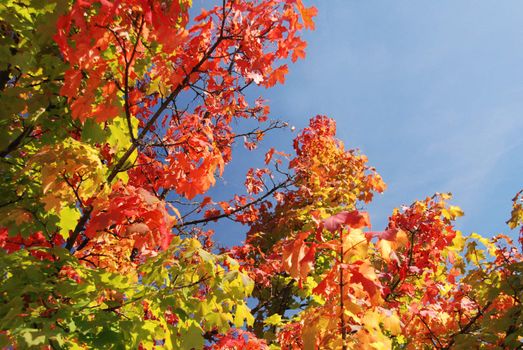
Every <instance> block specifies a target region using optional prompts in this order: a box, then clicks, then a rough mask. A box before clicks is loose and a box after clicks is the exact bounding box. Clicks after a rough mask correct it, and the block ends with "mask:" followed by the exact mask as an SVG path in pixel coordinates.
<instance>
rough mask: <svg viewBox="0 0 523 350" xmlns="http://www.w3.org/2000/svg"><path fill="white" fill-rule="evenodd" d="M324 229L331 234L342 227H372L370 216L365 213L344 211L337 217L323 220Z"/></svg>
mask: <svg viewBox="0 0 523 350" xmlns="http://www.w3.org/2000/svg"><path fill="white" fill-rule="evenodd" d="M323 224H324V227H325V228H326V229H327V230H329V231H330V232H334V231H337V230H339V229H340V227H342V226H344V225H347V226H350V227H351V228H361V227H370V220H369V215H368V214H367V213H365V212H359V211H357V210H354V211H342V212H339V213H338V214H336V215H333V216H331V217H330V218H327V219H325V220H323Z"/></svg>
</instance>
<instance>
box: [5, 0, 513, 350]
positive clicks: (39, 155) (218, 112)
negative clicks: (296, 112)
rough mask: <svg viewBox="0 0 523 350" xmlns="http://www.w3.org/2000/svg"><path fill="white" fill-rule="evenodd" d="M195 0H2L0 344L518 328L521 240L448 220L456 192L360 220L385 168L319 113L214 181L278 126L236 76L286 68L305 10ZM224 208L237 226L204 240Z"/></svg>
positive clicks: (498, 334)
mask: <svg viewBox="0 0 523 350" xmlns="http://www.w3.org/2000/svg"><path fill="white" fill-rule="evenodd" d="M190 6H191V2H190V0H172V1H167V0H166V1H150V0H125V1H101V0H82V1H67V0H53V1H47V2H42V1H37V0H21V1H13V0H7V1H4V2H3V3H2V4H1V5H0V40H1V45H0V50H1V54H0V108H1V109H2V111H3V112H2V119H1V120H0V123H1V128H0V159H1V161H0V172H1V174H2V178H3V180H4V181H3V182H2V183H1V184H0V272H1V274H2V279H1V281H0V346H2V347H4V346H7V347H11V348H20V349H23V348H50V349H84V348H114V349H120V348H131V349H134V348H140V349H152V348H162V347H163V348H167V349H193V348H194V349H202V348H206V349H265V348H271V349H349V348H350V349H390V348H397V349H418V348H437V349H450V348H467V347H468V348H487V349H496V348H517V347H521V346H522V344H523V343H522V337H523V324H522V323H523V315H522V306H521V300H522V298H523V262H522V252H521V247H518V246H517V245H516V244H514V243H513V242H512V241H511V239H510V238H509V237H507V236H503V235H498V236H496V237H494V238H491V239H486V238H483V237H481V236H479V235H478V234H475V233H472V234H470V235H468V236H464V235H463V234H462V233H461V232H459V231H457V230H455V229H454V227H453V222H454V220H455V219H456V218H458V217H459V216H461V215H463V212H462V211H461V209H459V208H458V207H456V206H453V205H450V204H448V201H449V200H450V195H448V194H436V195H434V196H432V197H428V198H426V199H425V200H421V201H416V202H414V203H413V204H412V205H410V206H405V207H402V208H400V209H396V210H395V211H394V212H393V213H392V215H391V216H390V218H389V224H388V226H387V227H386V229H385V230H383V231H372V230H371V222H370V218H369V216H368V214H367V213H366V212H365V211H364V210H363V209H362V208H363V207H364V205H365V204H366V203H369V202H370V201H371V200H372V199H373V197H374V195H375V194H377V193H381V192H383V191H384V190H385V184H384V182H383V180H382V178H381V177H380V175H379V174H378V173H377V171H376V170H375V169H374V168H373V167H371V166H370V165H369V164H368V160H367V158H366V157H365V155H363V154H361V153H360V152H358V151H356V150H350V149H346V148H345V146H344V145H343V143H342V142H341V141H340V140H338V139H337V138H336V124H335V122H334V120H332V119H330V118H328V117H325V116H316V117H314V118H312V119H311V120H310V124H309V126H308V127H307V128H305V129H304V130H302V131H301V132H300V133H299V134H298V135H297V137H296V138H295V139H294V143H293V146H294V151H293V154H285V153H283V152H280V151H278V150H275V149H273V148H271V149H270V150H269V151H268V152H267V153H266V154H265V155H264V161H265V167H263V168H252V169H249V170H248V171H247V174H246V179H245V192H244V193H237V194H233V195H232V196H231V198H230V200H226V201H223V200H221V201H220V200H218V199H216V198H214V197H213V196H211V195H210V192H209V189H210V188H211V187H212V186H214V185H215V184H216V183H217V178H219V177H220V176H221V175H222V173H223V171H224V168H225V166H226V165H227V164H228V163H230V161H231V159H232V150H233V148H234V147H236V145H238V144H239V143H241V142H242V141H243V145H244V146H245V147H246V148H247V149H249V150H256V147H257V144H258V143H259V142H260V141H261V140H262V139H263V138H264V136H265V135H266V134H267V133H268V132H270V131H272V130H275V129H281V128H285V127H287V125H286V124H285V123H283V122H280V121H276V120H270V119H269V108H268V106H267V104H266V102H265V101H264V100H263V99H261V98H259V99H252V98H250V97H249V96H250V95H249V96H248V95H246V91H247V90H248V89H247V88H248V87H249V88H252V87H254V86H255V85H257V86H261V87H265V88H270V87H272V86H274V85H276V84H282V83H284V82H285V76H286V74H287V73H288V65H289V64H290V63H291V62H295V61H296V60H298V59H302V58H304V57H305V48H306V43H305V41H304V40H303V39H302V37H301V35H302V34H303V31H304V30H307V29H314V22H313V17H314V16H315V15H316V10H315V8H313V7H306V6H304V5H303V3H302V1H301V0H263V1H247V0H223V1H222V2H221V3H220V4H218V5H216V6H215V7H213V8H210V9H207V10H202V12H201V13H200V14H199V15H197V16H196V17H194V18H190V17H189V9H190ZM242 122H243V123H242ZM242 125H243V129H242ZM248 127H250V129H247V130H246V129H245V128H248ZM262 157H263V155H262V156H261V157H260V158H262ZM522 212H523V210H522V207H521V204H520V194H518V195H517V196H516V198H515V199H514V209H513V212H512V218H511V219H510V221H509V225H510V227H512V228H515V227H518V226H521V224H522V222H523V219H522V218H523V214H522ZM223 218H227V219H230V220H233V221H236V222H238V223H240V224H243V225H245V227H247V235H246V239H245V242H244V244H242V245H240V246H234V247H229V248H221V249H218V248H217V247H216V246H215V244H214V240H213V238H212V236H213V231H212V229H210V228H209V227H208V226H206V225H207V224H209V223H212V222H214V221H217V220H220V219H223ZM520 243H522V242H521V240H520Z"/></svg>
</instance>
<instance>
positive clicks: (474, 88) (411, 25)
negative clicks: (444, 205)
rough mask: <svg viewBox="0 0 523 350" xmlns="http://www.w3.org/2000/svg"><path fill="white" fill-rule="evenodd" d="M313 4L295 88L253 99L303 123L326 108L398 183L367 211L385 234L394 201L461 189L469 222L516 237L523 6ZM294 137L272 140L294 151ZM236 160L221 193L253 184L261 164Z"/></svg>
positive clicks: (347, 137)
mask: <svg viewBox="0 0 523 350" xmlns="http://www.w3.org/2000/svg"><path fill="white" fill-rule="evenodd" d="M205 3H206V1H201V0H195V1H194V6H195V7H197V8H201V7H202V6H205ZM307 3H308V4H314V5H315V6H316V7H317V8H318V10H319V15H318V17H317V18H316V30H315V31H313V32H309V33H307V34H306V39H307V41H308V43H309V47H308V50H307V57H306V59H305V60H303V61H300V62H298V63H297V64H295V65H292V66H291V67H290V74H289V76H288V77H287V82H286V84H285V85H283V86H280V87H277V88H274V89H272V90H263V89H258V90H255V91H253V95H262V96H264V97H265V98H267V99H268V100H269V104H270V106H271V108H272V116H273V117H274V118H281V119H284V120H287V121H289V122H290V123H291V124H293V125H295V126H296V128H297V129H300V128H302V127H304V126H305V125H306V124H307V122H308V119H309V118H310V117H311V116H314V115H316V114H325V115H328V116H330V117H332V118H334V119H336V121H337V123H338V136H339V138H340V139H342V140H343V141H344V142H345V145H346V146H347V147H350V148H359V149H361V150H362V152H363V153H365V154H366V155H367V156H368V157H369V162H370V163H371V165H373V166H375V167H376V168H377V170H378V171H379V172H380V173H381V174H382V176H383V178H384V180H385V182H386V183H387V185H388V189H387V191H386V193H385V194H383V195H381V196H377V197H376V199H375V200H374V202H373V203H372V204H371V205H370V206H369V208H368V209H369V212H370V214H371V219H372V221H373V223H374V228H375V229H381V228H383V227H384V225H385V224H386V222H387V217H388V216H389V215H390V213H391V211H392V209H393V208H394V207H398V206H400V205H403V204H410V203H411V202H412V201H414V200H416V199H422V198H424V197H425V196H428V195H432V194H433V193H434V192H452V193H453V194H454V200H453V204H456V205H459V206H461V207H462V208H463V210H464V211H465V214H466V215H465V217H463V218H461V219H460V220H459V221H458V225H457V226H458V228H459V229H461V230H463V231H464V232H465V233H470V232H479V233H481V234H484V235H487V236H491V235H493V234H496V233H500V232H505V233H507V232H509V229H508V227H507V226H506V225H505V221H506V220H507V219H508V217H509V214H510V207H511V201H510V200H511V198H512V196H513V195H514V194H515V193H516V192H517V191H518V190H519V189H520V188H522V187H523V178H522V176H521V169H523V156H522V155H523V143H522V138H521V135H520V134H521V131H522V130H523V98H522V97H523V22H522V20H521V19H522V18H523V2H520V1H487V0H485V1H455V0H454V1H452V0H444V1H442V0H437V1H436V0H431V1H372V0H358V1H356V0H354V1H352V0H350V1H349V0H328V1H325V0H324V1H307ZM291 137H292V136H291V135H288V136H285V135H284V134H278V135H277V137H272V138H270V139H268V140H267V141H268V144H266V145H265V146H266V147H269V146H274V147H276V148H280V149H289V148H290V145H291V141H290V140H291ZM236 155H237V160H236V161H235V163H234V164H233V165H232V166H231V168H230V169H228V170H226V173H225V177H224V180H223V181H222V183H218V186H219V187H221V188H222V190H220V191H223V190H225V191H227V192H228V191H238V190H240V189H241V187H242V183H243V180H241V179H239V178H240V175H243V174H244V172H245V171H244V170H241V173H240V172H239V171H240V170H239V169H242V168H243V169H245V168H246V167H247V166H249V164H250V163H251V159H248V160H246V159H245V158H244V155H245V154H244V153H243V152H242V151H238V152H236ZM261 157H262V156H260V158H261ZM239 158H243V159H239ZM217 228H218V231H220V228H221V229H222V230H221V231H222V232H217V238H218V239H220V240H222V242H224V243H227V242H233V241H236V240H241V239H243V235H242V230H241V228H240V229H238V228H234V229H233V228H232V226H230V225H227V224H220V225H219V226H218V227H217ZM223 229H226V231H225V232H224V231H223ZM511 235H512V236H513V237H515V233H511Z"/></svg>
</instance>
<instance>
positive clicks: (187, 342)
mask: <svg viewBox="0 0 523 350" xmlns="http://www.w3.org/2000/svg"><path fill="white" fill-rule="evenodd" d="M180 333H181V334H180V335H181V348H182V349H187V350H189V349H202V348H203V330H202V328H201V327H200V325H199V324H198V323H197V322H196V321H194V320H187V321H186V323H185V324H184V325H183V326H182V330H181V332H180ZM176 337H177V336H176Z"/></svg>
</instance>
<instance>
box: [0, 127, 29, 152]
mask: <svg viewBox="0 0 523 350" xmlns="http://www.w3.org/2000/svg"><path fill="white" fill-rule="evenodd" d="M33 130H34V126H29V127H27V128H25V129H24V131H22V133H21V134H20V135H18V136H17V137H16V138H15V139H14V140H13V141H11V143H10V144H9V145H7V147H6V148H5V149H3V150H2V151H0V158H5V157H7V156H8V155H9V154H10V153H11V152H13V151H15V150H16V149H17V148H18V147H20V145H21V143H22V141H23V140H24V139H25V138H26V137H27V136H29V135H30V134H31V133H32V132H33Z"/></svg>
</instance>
